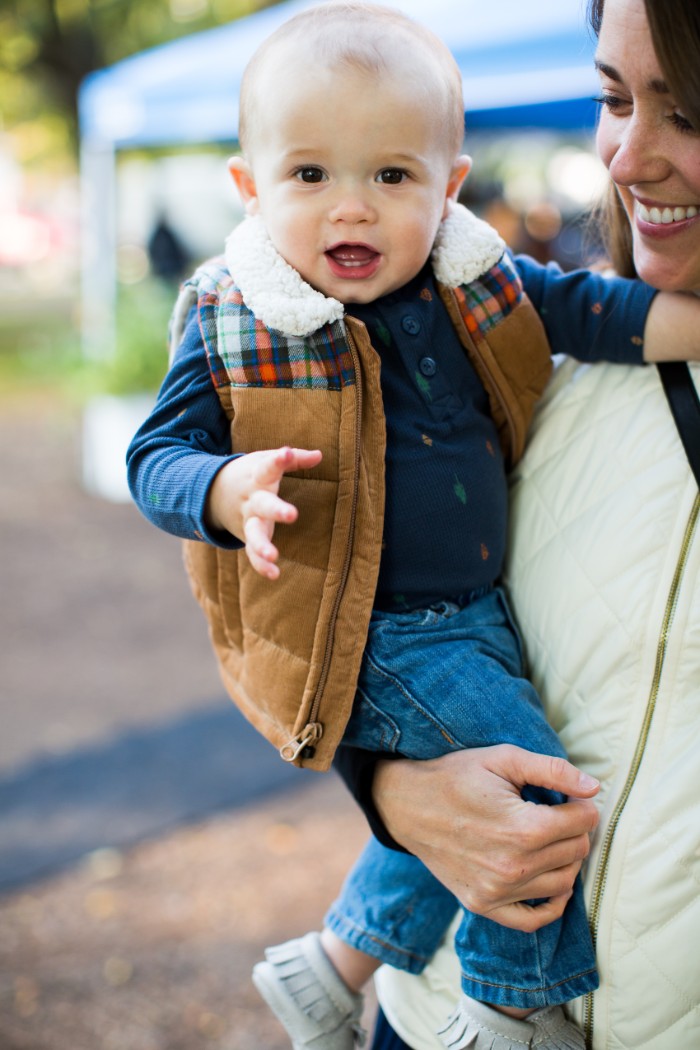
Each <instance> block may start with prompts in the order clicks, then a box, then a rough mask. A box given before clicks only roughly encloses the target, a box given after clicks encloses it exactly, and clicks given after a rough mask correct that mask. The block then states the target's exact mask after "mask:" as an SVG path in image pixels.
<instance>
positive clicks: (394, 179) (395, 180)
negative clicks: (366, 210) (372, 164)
mask: <svg viewBox="0 0 700 1050" xmlns="http://www.w3.org/2000/svg"><path fill="white" fill-rule="evenodd" d="M405 178H406V172H405V171H402V170H401V168H384V169H383V171H380V172H379V174H378V175H377V182H383V183H384V184H385V185H387V186H398V184H399V183H400V182H403V181H404V179H405Z"/></svg>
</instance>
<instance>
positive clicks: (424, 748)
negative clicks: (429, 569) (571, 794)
mask: <svg viewBox="0 0 700 1050" xmlns="http://www.w3.org/2000/svg"><path fill="white" fill-rule="evenodd" d="M522 665H523V660H522V651H521V646H520V640H519V636H518V632H517V630H516V628H515V625H514V623H513V620H512V617H511V614H510V611H509V609H508V605H507V602H506V599H505V595H504V594H503V592H502V590H500V589H499V588H495V589H491V590H489V591H487V593H485V594H484V593H480V594H479V595H477V596H471V600H467V602H466V603H465V604H459V603H453V602H443V603H440V605H437V606H433V607H432V608H430V609H421V610H417V611H414V612H409V613H387V612H380V611H375V612H374V613H373V614H372V619H371V623H370V628H369V635H368V639H367V646H366V649H365V653H364V658H363V662H362V668H361V671H360V677H359V681H358V687H357V695H356V698H355V704H354V707H353V712H352V716H351V718H350V721H349V723H348V727H347V731H346V733H345V736H344V738H343V739H344V743H346V744H348V745H351V746H354V747H360V748H364V749H366V750H375V751H381V752H392V753H396V754H400V755H403V756H406V757H409V758H415V759H430V758H437V757H438V756H439V755H443V754H446V753H447V752H450V751H457V750H461V749H463V748H474V747H486V746H489V745H491V744H498V743H510V744H517V745H519V746H520V747H524V748H527V749H528V750H529V751H534V752H539V753H540V754H548V755H560V756H563V755H564V750H563V748H562V746H561V743H560V742H559V739H558V737H557V735H556V733H555V732H554V730H553V729H552V728H551V726H549V724H548V723H547V721H546V719H545V717H544V713H543V710H542V705H541V703H540V700H539V697H538V696H537V693H536V692H535V689H534V687H533V686H532V684H531V683H530V682H529V681H528V680H527V679H526V678H525V677H523V666H522ZM523 797H525V798H527V799H529V800H530V801H533V802H538V803H543V804H549V805H551V804H553V803H556V802H561V801H563V797H562V796H561V795H559V794H557V793H556V792H552V791H548V790H545V789H543V788H536V787H527V788H526V789H525V790H524V791H523ZM458 907H459V903H458V901H457V899H456V898H455V897H454V896H453V895H452V894H451V893H450V892H449V891H448V890H446V889H445V888H444V887H443V886H442V885H441V884H440V882H438V880H437V879H436V878H435V877H434V876H433V875H432V874H431V873H430V872H429V871H428V869H427V868H426V867H425V866H424V865H423V864H422V863H421V861H419V860H418V859H417V858H416V857H413V856H411V855H410V854H406V853H400V852H398V851H395V850H390V849H387V848H386V847H384V846H382V845H381V844H380V843H379V842H377V841H376V840H375V839H372V840H370V842H369V843H368V845H367V847H366V848H365V850H364V852H363V854H362V855H361V857H360V859H359V860H358V861H357V863H356V865H355V866H354V868H353V869H352V871H351V872H350V875H349V876H348V878H347V879H346V881H345V884H344V886H343V889H342V891H341V895H340V897H339V899H338V900H337V901H336V902H335V903H334V904H333V905H332V907H331V909H330V911H329V912H328V915H327V916H326V924H327V926H328V927H329V928H330V929H332V930H333V931H334V932H335V933H336V934H337V936H339V937H340V938H341V939H342V940H343V941H345V942H346V943H347V944H350V945H351V946H352V947H354V948H357V949H358V950H360V951H363V952H366V953H367V954H369V955H371V956H373V957H375V958H377V959H380V960H381V961H382V962H386V963H389V964H391V965H392V966H396V967H398V968H399V969H402V970H407V971H408V972H410V973H420V971H421V970H422V969H423V967H424V966H425V964H426V963H427V962H428V960H429V959H430V958H431V956H432V955H433V953H434V952H435V949H436V948H437V946H438V944H439V943H440V940H441V939H442V937H443V935H444V933H445V930H446V929H447V927H448V925H449V923H450V922H451V920H452V917H453V916H454V914H455V912H456V910H457V908H458ZM455 947H456V950H457V954H458V956H459V959H460V963H461V970H462V987H463V989H464V991H465V992H466V993H467V994H468V995H470V996H472V997H473V998H475V999H479V1000H481V1001H482V1002H488V1003H494V1004H497V1005H502V1006H515V1007H521V1008H527V1007H541V1006H549V1005H554V1004H557V1003H563V1002H568V1001H569V1000H570V999H574V998H576V997H577V996H579V995H583V994H584V993H585V992H588V991H591V990H593V989H594V988H596V987H597V986H598V977H597V973H596V970H595V956H594V952H593V946H592V943H591V937H590V932H589V929H588V922H587V919H586V913H585V909H584V904H583V893H582V888H581V882H580V879H577V881H576V885H575V887H574V895H573V897H572V898H571V900H570V901H569V903H568V904H567V907H566V910H565V912H564V914H563V916H562V917H561V918H560V919H558V920H556V921H555V922H553V923H550V924H549V925H547V926H545V927H543V928H542V929H541V930H538V931H537V932H536V933H521V932H520V931H518V930H510V929H507V928H506V927H505V926H501V925H499V924H498V923H496V922H494V921H492V920H490V919H485V918H483V917H481V916H478V915H475V914H474V913H473V912H470V911H468V910H467V909H463V916H462V922H461V925H460V927H459V930H458V933H457V936H456V939H455Z"/></svg>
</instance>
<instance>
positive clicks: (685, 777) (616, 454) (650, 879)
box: [510, 362, 700, 1050]
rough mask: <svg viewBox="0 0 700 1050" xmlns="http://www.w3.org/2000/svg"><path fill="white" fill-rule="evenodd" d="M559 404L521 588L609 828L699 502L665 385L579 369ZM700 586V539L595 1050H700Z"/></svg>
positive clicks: (599, 1006) (614, 929) (603, 959)
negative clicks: (596, 781)
mask: <svg viewBox="0 0 700 1050" xmlns="http://www.w3.org/2000/svg"><path fill="white" fill-rule="evenodd" d="M565 380H566V381H567V382H566V385H565ZM544 402H545V404H546V406H547V407H546V411H545V412H543V413H540V415H539V416H538V418H537V419H536V421H535V425H534V427H533V432H532V437H531V441H530V446H529V449H528V452H527V453H526V455H525V458H524V460H523V462H522V464H521V465H520V466H519V468H518V470H517V472H516V476H515V478H514V483H513V498H512V507H513V521H514V527H513V529H512V542H511V557H510V582H511V585H512V587H513V592H514V605H515V610H516V613H517V615H518V617H519V619H520V623H521V627H522V629H523V632H524V635H525V640H526V645H527V650H528V655H529V658H530V661H531V664H532V673H533V677H534V679H535V682H536V684H537V685H538V687H539V688H540V690H541V691H542V693H543V699H544V701H545V705H546V706H547V708H548V711H549V714H550V717H551V718H552V720H553V722H554V724H555V725H557V726H558V727H561V729H562V739H563V740H564V743H565V745H566V747H567V749H568V750H569V753H570V755H571V757H572V759H573V760H574V761H577V762H579V763H580V764H581V765H583V766H584V767H585V768H586V769H588V770H589V771H590V772H592V773H594V774H595V775H596V776H598V777H600V778H601V780H602V782H603V788H604V790H603V791H602V792H601V805H602V808H603V822H602V823H603V825H605V822H606V819H607V816H608V814H609V811H610V810H611V808H612V806H613V804H614V802H615V800H616V798H617V797H618V795H619V791H620V788H621V782H622V780H623V779H624V774H625V772H626V767H627V765H628V764H629V759H630V757H631V755H632V754H633V751H634V747H635V744H636V739H637V736H638V732H639V725H640V721H641V718H642V716H643V712H644V710H645V708H646V704H647V701H648V697H649V692H650V689H651V682H652V679H653V673H654V660H655V656H656V643H657V640H658V636H659V631H660V625H661V620H662V617H663V612H664V606H665V603H666V598H667V595H668V592H669V586H670V580H671V576H672V573H673V569H674V568H675V564H676V562H677V559H678V553H679V544H680V537H681V535H682V532H683V529H684V527H685V523H686V521H687V519H688V516H689V513H690V508H691V506H692V503H693V498H694V494H695V486H694V482H693V481H692V477H691V476H690V472H689V469H688V467H687V464H686V462H685V457H684V454H683V452H682V449H681V447H680V443H679V440H678V437H677V434H676V432H675V429H674V427H673V424H672V422H671V420H670V416H669V414H668V409H667V407H666V403H665V399H664V397H663V394H662V393H661V392H660V386H659V383H658V378H657V375H656V372H655V370H653V369H634V370H631V369H628V368H621V367H619V366H596V367H595V368H591V367H588V366H577V365H576V364H575V363H573V362H567V363H566V365H564V366H563V372H562V374H561V375H559V376H557V378H556V379H555V381H554V383H553V384H552V387H551V388H550V390H549V391H548V393H547V395H546V397H545V399H544ZM601 449H606V450H607V451H606V453H605V454H603V455H601V454H600V450H601ZM601 535H604V537H605V541H606V549H604V550H603V554H602V556H599V557H598V558H597V559H596V557H595V556H594V555H595V554H598V552H599V551H600V536H601ZM534 537H536V539H533V538H534ZM698 569H700V536H698V535H697V534H696V535H695V538H694V541H693V547H692V549H691V552H690V561H689V563H688V567H687V572H686V577H685V579H684V581H683V589H682V596H681V601H680V603H679V607H678V609H677V610H676V619H675V621H674V623H673V625H672V630H671V634H670V637H669V644H668V652H667V656H666V663H665V665H664V668H663V674H662V677H661V687H660V690H659V694H658V698H657V704H656V710H655V713H654V718H653V721H652V727H651V732H650V736H649V740H648V744H647V748H646V751H645V755H644V759H643V761H642V765H641V767H640V770H639V774H638V776H637V779H636V781H635V786H634V788H633V790H632V794H631V796H630V799H629V801H628V804H627V806H626V808H625V810H624V812H623V815H622V818H621V820H620V823H619V826H618V829H617V832H616V835H615V838H614V841H613V848H612V852H611V863H610V868H609V873H608V878H607V882H606V886H605V891H604V896H603V905H602V909H601V915H600V924H599V938H598V953H599V962H600V967H601V973H602V978H603V987H602V988H601V990H600V991H599V992H598V993H596V996H595V1020H596V1029H595V1035H594V1047H595V1050H603V1048H605V1050H613V1048H619V1050H622V1048H625V1050H631V1048H632V1047H634V1048H642V1047H643V1048H646V1050H667V1048H668V1047H669V1046H670V1045H683V1046H691V1045H700V1016H699V1013H700V1011H699V1009H698V999H699V997H700V953H698V951H697V945H698V942H699V941H700V894H698V884H699V883H700V851H698V834H697V828H698V827H700V799H698V798H697V791H696V790H695V785H696V783H697V768H698V767H697V755H698V744H699V743H700V741H699V740H698V735H699V730H698V726H699V725H700V722H699V721H698V715H700V672H699V670H698V666H699V659H698V657H699V654H700V627H699V626H698V625H699V624H700V586H699V583H698ZM562 583H563V586H562ZM603 592H604V593H603ZM584 698H585V699H584ZM616 770H618V771H619V772H617V774H615V771H616ZM600 838H601V836H600V834H599V835H598V839H597V843H596V846H599V844H600ZM596 852H597V851H596V849H595V848H594V851H593V858H592V861H591V863H590V864H589V867H588V873H587V879H586V882H587V887H588V890H589V892H590V888H591V882H592V877H593V873H594V870H595V860H596Z"/></svg>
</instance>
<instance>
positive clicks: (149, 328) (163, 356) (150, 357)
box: [86, 278, 177, 394]
mask: <svg viewBox="0 0 700 1050" xmlns="http://www.w3.org/2000/svg"><path fill="white" fill-rule="evenodd" d="M176 293H177V288H176V286H174V285H168V284H166V283H164V282H162V281H158V280H156V279H155V278H150V279H147V280H144V281H140V282H139V283H138V284H134V285H126V286H124V285H123V286H121V287H120V289H119V299H118V302H117V347H116V353H115V355H114V358H113V359H112V360H110V361H107V362H105V363H103V364H98V365H95V364H92V365H86V369H87V374H88V375H89V378H90V383H89V385H90V387H92V388H93V389H94V390H96V391H98V392H102V393H107V394H135V393H150V392H154V391H156V390H157V389H158V387H159V386H160V384H161V382H162V380H163V376H164V375H165V373H166V370H167V367H168V338H167V337H168V321H169V319H170V313H171V310H172V308H173V305H174V302H175V295H176Z"/></svg>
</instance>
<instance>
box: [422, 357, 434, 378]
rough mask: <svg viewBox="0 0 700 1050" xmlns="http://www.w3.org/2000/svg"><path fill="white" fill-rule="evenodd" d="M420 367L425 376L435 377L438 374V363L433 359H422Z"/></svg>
mask: <svg viewBox="0 0 700 1050" xmlns="http://www.w3.org/2000/svg"><path fill="white" fill-rule="evenodd" d="M418 367H419V368H420V370H421V372H422V373H423V375H424V376H434V375H435V373H436V372H437V363H436V361H435V358H433V357H421V359H420V361H419V362H418Z"/></svg>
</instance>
